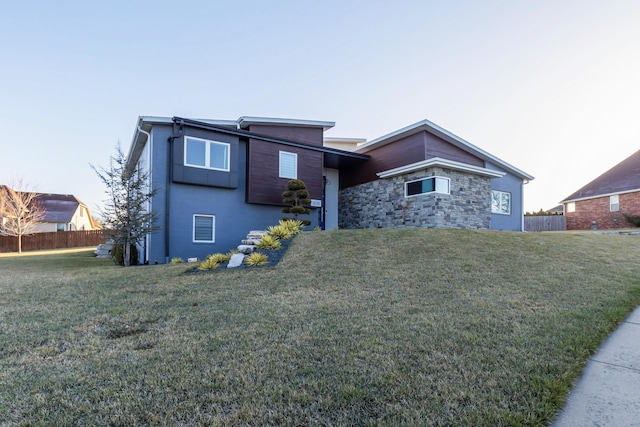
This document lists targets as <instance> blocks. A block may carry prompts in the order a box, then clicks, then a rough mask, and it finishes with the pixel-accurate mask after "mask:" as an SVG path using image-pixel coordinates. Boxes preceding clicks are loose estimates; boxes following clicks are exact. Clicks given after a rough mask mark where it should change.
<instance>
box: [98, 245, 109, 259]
mask: <svg viewBox="0 0 640 427" xmlns="http://www.w3.org/2000/svg"><path fill="white" fill-rule="evenodd" d="M112 249H113V243H101V244H99V245H98V247H97V248H96V250H95V254H96V257H97V258H111V250H112Z"/></svg>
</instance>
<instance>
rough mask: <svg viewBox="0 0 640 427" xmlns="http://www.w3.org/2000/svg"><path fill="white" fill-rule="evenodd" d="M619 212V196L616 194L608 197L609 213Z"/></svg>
mask: <svg viewBox="0 0 640 427" xmlns="http://www.w3.org/2000/svg"><path fill="white" fill-rule="evenodd" d="M619 210H620V196H619V195H618V194H614V195H613V196H609V211H610V212H618V211H619Z"/></svg>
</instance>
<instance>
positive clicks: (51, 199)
mask: <svg viewBox="0 0 640 427" xmlns="http://www.w3.org/2000/svg"><path fill="white" fill-rule="evenodd" d="M35 199H36V201H37V202H38V203H39V204H40V205H41V206H42V207H43V208H44V211H45V214H44V218H42V220H41V222H56V223H59V222H70V221H71V220H72V218H73V214H74V213H75V212H76V210H77V209H78V206H79V205H80V204H82V202H80V201H79V200H78V199H76V197H75V196H73V195H71V194H47V193H39V194H38V195H37V196H36V198H35Z"/></svg>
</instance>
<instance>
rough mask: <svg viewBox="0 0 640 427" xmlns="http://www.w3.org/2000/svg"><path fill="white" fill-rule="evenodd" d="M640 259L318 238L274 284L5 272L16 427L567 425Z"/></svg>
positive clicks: (482, 236) (8, 263)
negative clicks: (574, 392) (564, 412)
mask: <svg viewBox="0 0 640 427" xmlns="http://www.w3.org/2000/svg"><path fill="white" fill-rule="evenodd" d="M225 249H226V248H225ZM639 259H640V237H637V236H621V235H602V234H591V233H536V234H534V233H507V232H491V231H465V230H424V229H408V230H353V231H349V230H336V231H331V232H309V233H303V234H302V235H300V236H298V237H296V239H295V240H294V241H293V243H292V245H291V248H290V249H289V252H288V254H287V255H286V256H285V258H284V259H283V260H282V262H281V263H280V265H279V266H278V267H277V268H268V269H255V270H252V269H244V270H235V271H233V270H216V271H213V272H206V273H195V274H194V273H188V272H187V270H189V269H190V268H191V267H192V266H187V265H185V264H181V265H180V264H178V265H163V266H146V267H131V268H128V269H123V268H121V267H116V266H114V265H113V263H112V262H111V261H109V260H101V259H96V258H94V257H92V254H91V253H90V252H80V253H67V254H59V255H42V256H38V257H27V256H25V257H5V258H0V384H1V386H0V420H2V421H4V422H6V423H7V425H47V426H48V425H134V424H135V425H203V424H204V425H253V426H255V425H290V426H297V425H370V426H373V425H435V426H440V425H442V426H444V425H474V426H480V425H486V426H499V425H547V424H549V423H550V422H551V421H552V420H553V417H554V416H555V414H556V412H557V411H558V410H559V409H560V408H561V407H562V405H563V402H564V399H565V398H566V396H567V393H568V391H569V389H570V387H571V385H572V383H573V381H574V380H575V379H576V378H577V376H578V375H579V374H580V372H581V369H582V368H583V367H584V364H585V363H586V361H587V359H588V357H589V356H590V355H591V354H592V353H593V352H594V351H595V349H596V348H597V346H598V345H599V344H600V343H601V342H602V340H603V339H604V338H605V337H606V336H607V335H608V334H609V333H610V332H611V331H612V330H613V329H614V328H615V327H616V326H617V325H618V324H619V322H621V321H622V320H623V319H624V318H625V317H626V316H627V315H628V314H629V313H630V312H631V311H632V309H633V308H635V307H636V306H637V305H640V265H639V263H638V260H639ZM0 424H2V422H0ZM2 425H4V424H2Z"/></svg>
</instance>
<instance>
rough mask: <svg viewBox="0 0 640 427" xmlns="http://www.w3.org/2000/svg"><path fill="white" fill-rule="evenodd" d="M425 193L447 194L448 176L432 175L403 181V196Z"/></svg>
mask: <svg viewBox="0 0 640 427" xmlns="http://www.w3.org/2000/svg"><path fill="white" fill-rule="evenodd" d="M426 193H442V194H449V178H443V177H440V176H432V177H429V178H424V179H418V180H415V181H408V182H405V183H404V197H411V196H419V195H420V194H426Z"/></svg>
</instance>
